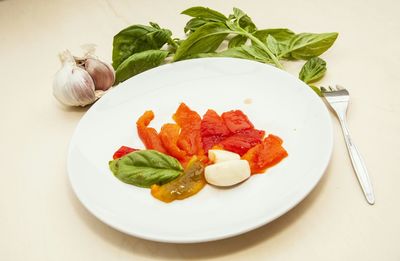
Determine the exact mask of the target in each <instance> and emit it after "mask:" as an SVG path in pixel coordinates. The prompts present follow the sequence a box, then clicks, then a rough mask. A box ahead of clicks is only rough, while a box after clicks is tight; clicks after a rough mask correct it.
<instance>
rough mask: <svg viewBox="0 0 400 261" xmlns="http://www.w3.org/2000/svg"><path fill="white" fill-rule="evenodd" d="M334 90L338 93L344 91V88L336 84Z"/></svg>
mask: <svg viewBox="0 0 400 261" xmlns="http://www.w3.org/2000/svg"><path fill="white" fill-rule="evenodd" d="M336 89H337V90H338V91H340V90H344V87H343V86H342V85H339V84H336Z"/></svg>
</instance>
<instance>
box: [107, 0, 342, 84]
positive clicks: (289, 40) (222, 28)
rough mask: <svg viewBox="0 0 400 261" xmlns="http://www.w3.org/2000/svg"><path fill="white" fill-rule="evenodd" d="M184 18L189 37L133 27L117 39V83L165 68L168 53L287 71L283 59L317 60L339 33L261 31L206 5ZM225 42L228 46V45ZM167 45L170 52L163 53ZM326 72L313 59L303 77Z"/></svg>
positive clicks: (239, 15)
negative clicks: (226, 59)
mask: <svg viewBox="0 0 400 261" xmlns="http://www.w3.org/2000/svg"><path fill="white" fill-rule="evenodd" d="M182 14H185V15H188V16H190V17H191V19H190V20H189V21H188V22H187V23H186V26H185V28H184V31H185V33H186V34H187V38H186V39H182V40H180V39H173V38H172V37H171V35H172V33H171V31H169V30H167V29H162V28H161V27H160V26H159V25H158V24H155V23H150V26H145V25H133V26H130V27H128V28H126V29H124V30H122V31H121V32H119V33H118V34H117V35H116V36H115V37H114V42H113V66H114V68H115V69H116V78H117V81H116V83H119V82H121V81H124V80H126V79H128V78H130V77H132V76H133V75H135V74H137V73H140V72H143V71H145V70H147V69H150V68H153V67H155V66H158V65H160V64H162V63H163V62H164V60H165V59H166V58H167V56H168V54H169V56H170V57H172V58H173V59H172V62H174V61H179V60H183V59H192V58H199V57H235V58H242V59H250V60H254V61H258V62H263V63H271V64H274V65H275V66H276V67H278V68H280V69H283V66H282V63H281V60H310V59H313V58H314V57H318V56H319V55H321V54H323V53H324V52H325V51H327V50H328V49H329V48H330V47H331V46H332V45H333V43H334V42H335V41H336V39H337V37H338V34H337V33H322V34H314V33H300V34H295V33H294V32H293V31H291V30H289V29H287V28H270V29H257V26H256V25H255V24H254V22H253V21H252V19H251V18H250V17H249V15H247V14H246V13H245V12H244V11H242V10H240V9H239V8H233V13H232V14H230V15H228V16H225V15H224V14H222V13H220V12H218V11H216V10H213V9H210V8H207V7H201V6H196V7H191V8H189V9H186V10H184V11H183V12H182ZM224 41H226V42H228V44H227V45H225V44H223V43H224ZM165 45H167V47H165V48H164V49H167V50H168V52H166V51H163V50H161V49H162V48H163V46H165ZM226 47H227V48H226ZM150 50H151V51H150ZM167 61H171V59H169V60H167ZM317 65H319V66H320V67H317ZM314 67H315V68H314ZM322 67H323V68H324V69H321V68H322ZM318 68H319V69H318ZM325 71H326V63H325V62H324V63H321V62H320V61H319V60H318V59H317V60H310V62H308V63H306V64H305V67H303V70H302V72H301V73H300V75H301V76H300V77H301V78H302V79H303V80H305V81H310V80H311V81H312V82H313V81H316V80H317V79H320V78H321V77H323V75H324V72H325ZM314 87H315V86H314ZM315 88H317V87H315Z"/></svg>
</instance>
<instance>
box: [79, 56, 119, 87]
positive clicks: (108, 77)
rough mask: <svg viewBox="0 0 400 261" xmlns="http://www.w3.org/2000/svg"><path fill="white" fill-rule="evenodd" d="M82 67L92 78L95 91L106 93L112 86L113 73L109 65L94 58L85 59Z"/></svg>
mask: <svg viewBox="0 0 400 261" xmlns="http://www.w3.org/2000/svg"><path fill="white" fill-rule="evenodd" d="M84 66H85V70H86V71H87V72H88V73H89V74H90V76H91V77H92V79H93V81H94V85H95V89H96V90H102V91H106V90H108V89H109V88H110V87H111V86H112V85H113V84H114V81H115V71H114V68H112V67H111V65H109V64H107V63H105V62H102V61H100V60H98V59H95V58H87V59H86V60H85V63H84Z"/></svg>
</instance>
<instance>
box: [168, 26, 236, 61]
mask: <svg viewBox="0 0 400 261" xmlns="http://www.w3.org/2000/svg"><path fill="white" fill-rule="evenodd" d="M229 32H230V31H229V29H228V28H227V27H226V26H225V24H223V23H208V24H205V25H203V26H202V27H200V28H198V29H197V30H196V31H195V32H194V33H192V34H190V35H189V36H188V38H186V39H185V40H184V41H183V42H182V43H181V45H180V46H179V48H178V49H177V50H176V53H175V55H174V61H178V60H182V59H184V58H187V57H189V56H191V55H194V54H198V53H208V52H214V51H215V50H216V49H217V48H218V47H219V46H220V45H221V43H222V41H223V40H224V39H225V38H226V36H227V35H228V34H229Z"/></svg>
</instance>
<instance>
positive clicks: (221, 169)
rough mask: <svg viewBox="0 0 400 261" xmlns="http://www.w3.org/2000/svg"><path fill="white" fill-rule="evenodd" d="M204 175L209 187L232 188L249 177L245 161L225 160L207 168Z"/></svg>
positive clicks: (247, 164)
mask: <svg viewBox="0 0 400 261" xmlns="http://www.w3.org/2000/svg"><path fill="white" fill-rule="evenodd" d="M204 175H205V178H206V181H207V182H208V183H210V184H211V185H215V186H221V187H226V186H233V185H236V184H238V183H240V182H242V181H244V180H246V179H248V178H249V177H250V166H249V162H248V161H247V160H241V159H233V160H226V161H222V162H218V163H215V164H212V165H209V166H207V167H206V168H205V172H204Z"/></svg>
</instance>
